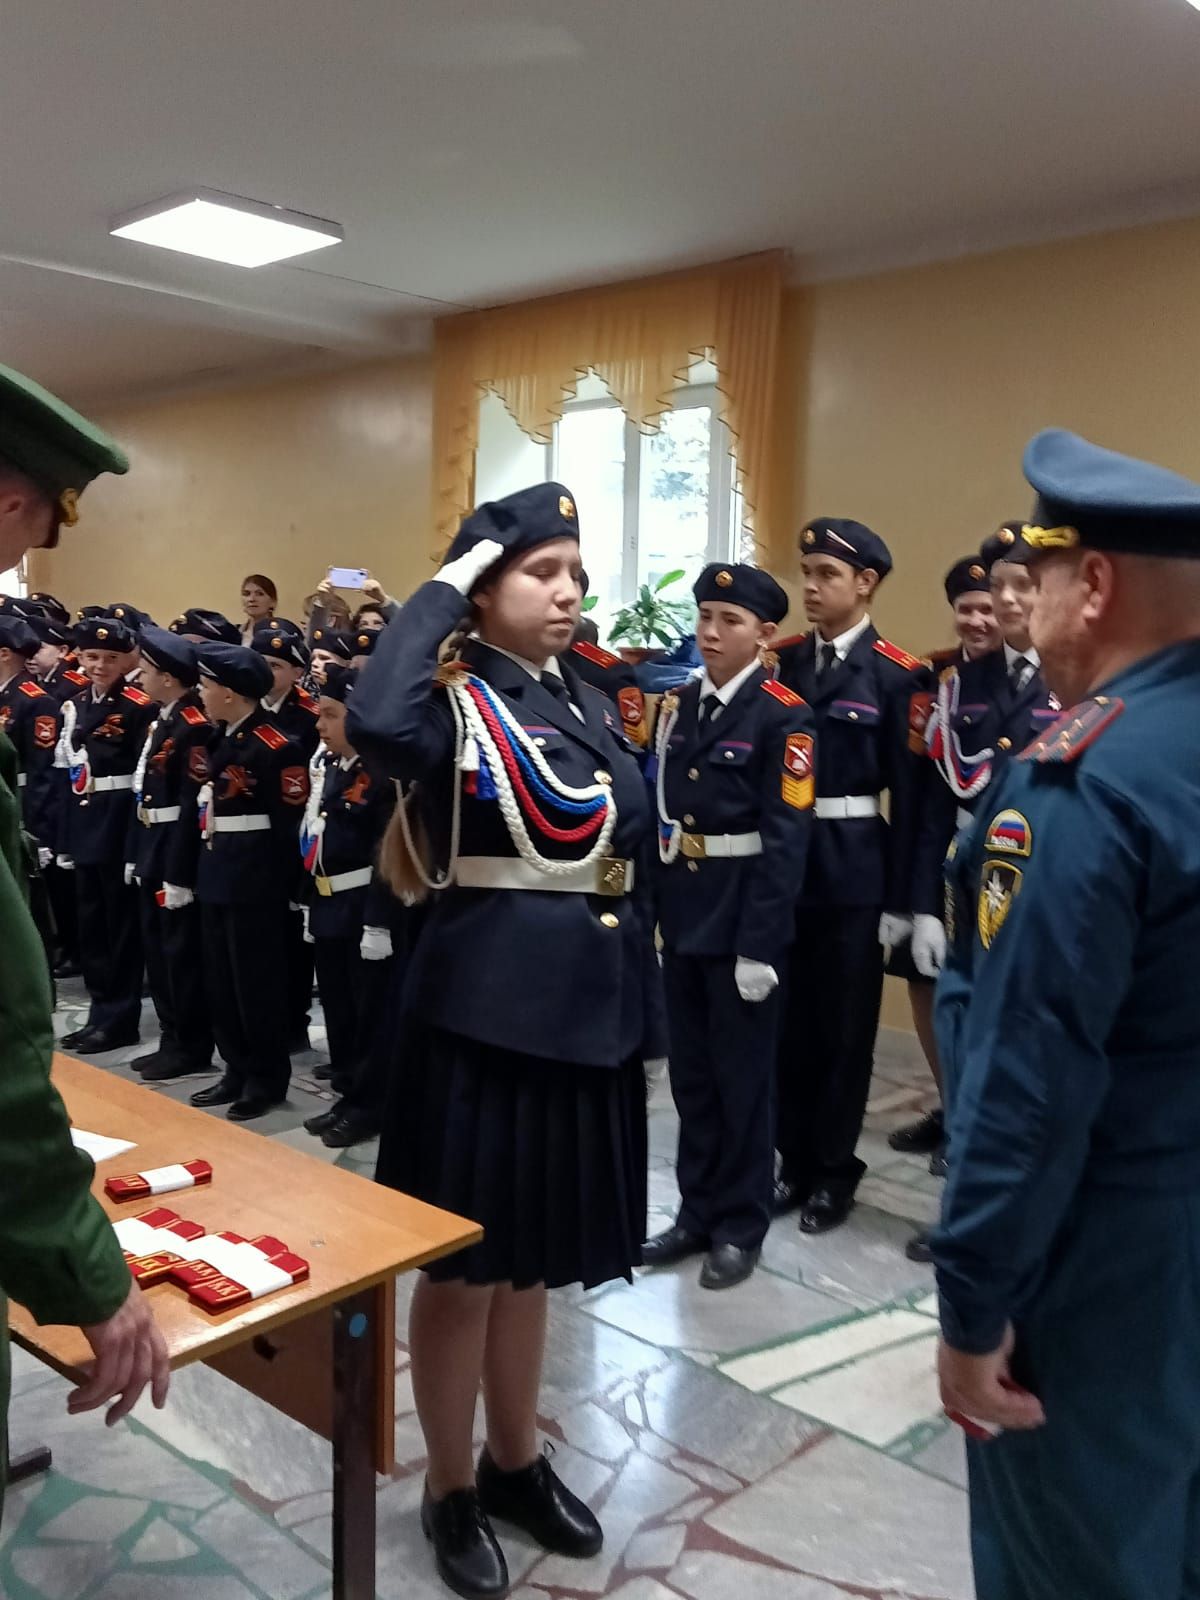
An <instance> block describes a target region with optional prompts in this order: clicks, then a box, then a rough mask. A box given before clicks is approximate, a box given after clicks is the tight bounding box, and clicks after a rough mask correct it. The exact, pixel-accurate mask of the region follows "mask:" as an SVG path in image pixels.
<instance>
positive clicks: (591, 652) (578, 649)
mask: <svg viewBox="0 0 1200 1600" xmlns="http://www.w3.org/2000/svg"><path fill="white" fill-rule="evenodd" d="M571 649H572V650H573V651H574V653H575V654H576V655H577V656H582V657H583V659H584V660H585V661H591V662H594V663H595V665H596V666H598V667H615V666H617V665H618V663H619V662H620V660H621V658H620V656H615V655H613V653H612V651H611V650H602V649H601V648H600V646H599V645H598V644H592V643H590V642H589V641H588V640H587V639H580V640H579V642H578V644H573V645H572V646H571Z"/></svg>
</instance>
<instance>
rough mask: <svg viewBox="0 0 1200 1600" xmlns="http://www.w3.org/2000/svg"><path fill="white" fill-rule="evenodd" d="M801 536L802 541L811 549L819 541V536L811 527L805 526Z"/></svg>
mask: <svg viewBox="0 0 1200 1600" xmlns="http://www.w3.org/2000/svg"><path fill="white" fill-rule="evenodd" d="M800 537H801V540H802V542H803V543H804V544H806V545H808V546H809V548H810V549H811V548H812V546H813V545H814V544H816V542H817V536H816V534H815V533H814V531H813V530H812V529H811V528H805V530H804V532H803V533H802V534H801V536H800Z"/></svg>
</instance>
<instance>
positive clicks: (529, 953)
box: [347, 483, 659, 1596]
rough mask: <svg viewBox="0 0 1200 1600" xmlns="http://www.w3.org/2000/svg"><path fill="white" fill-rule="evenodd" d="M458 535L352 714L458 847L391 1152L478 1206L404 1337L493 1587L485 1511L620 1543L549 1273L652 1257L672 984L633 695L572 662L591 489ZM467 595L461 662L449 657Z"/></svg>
mask: <svg viewBox="0 0 1200 1600" xmlns="http://www.w3.org/2000/svg"><path fill="white" fill-rule="evenodd" d="M448 554H449V558H448V562H447V564H446V565H445V566H444V567H443V568H442V570H441V572H440V573H439V575H438V576H437V578H435V579H433V580H432V581H431V582H429V583H426V584H424V585H423V586H422V587H421V588H420V589H418V590H417V592H416V594H415V595H414V596H413V597H412V599H411V600H410V601H409V602H408V604H407V605H406V606H405V607H404V609H403V611H402V612H401V613H400V615H399V616H398V617H397V618H396V620H395V621H394V622H392V623H391V624H390V626H389V627H387V628H386V629H385V630H384V632H383V633H382V634H381V635H379V642H378V644H377V646H376V649H375V653H374V655H373V656H372V658H371V660H370V661H368V663H367V664H366V666H365V667H364V668H363V670H362V673H361V675H360V678H359V683H358V686H357V688H356V690H355V692H354V695H353V696H352V698H351V700H350V704H349V708H348V715H347V732H348V736H349V738H350V741H351V743H352V744H353V746H354V748H355V749H356V750H359V751H360V752H361V753H362V754H363V756H364V758H365V759H366V760H367V762H368V764H372V763H373V764H375V765H376V766H377V767H381V768H383V769H384V770H386V771H387V772H389V773H391V774H392V775H394V776H396V777H399V778H401V779H404V780H407V781H409V782H415V783H416V784H418V785H419V788H417V790H416V794H415V799H416V802H417V803H416V807H415V809H416V812H417V814H418V815H419V819H420V822H421V824H422V825H423V827H424V830H425V831H426V833H427V835H428V838H429V840H430V843H431V846H432V855H433V858H434V860H435V861H436V862H438V863H439V864H444V867H440V868H439V869H438V870H437V871H436V872H435V873H430V872H429V871H428V869H427V868H424V867H423V868H422V869H421V872H422V875H423V877H424V881H426V882H427V883H429V886H430V887H431V888H433V887H435V886H436V888H437V890H438V891H439V892H436V893H433V894H431V896H430V903H429V906H428V909H427V914H426V917H425V921H424V924H423V926H422V928H421V931H420V932H419V934H418V935H417V938H416V941H415V944H414V948H413V951H412V954H411V955H410V958H409V965H408V970H407V974H406V984H405V991H404V997H405V1007H406V1032H405V1038H404V1058H403V1062H402V1065H401V1068H400V1070H399V1071H397V1072H396V1073H394V1074H393V1077H392V1080H391V1083H390V1084H389V1103H388V1106H387V1109H386V1111H385V1116H384V1127H383V1134H382V1143H381V1147H380V1155H379V1170H378V1174H377V1176H378V1178H379V1180H380V1181H381V1182H383V1183H387V1184H391V1185H393V1186H395V1187H396V1188H399V1189H403V1190H405V1191H407V1192H409V1193H411V1194H415V1195H417V1196H419V1197H420V1198H422V1199H424V1200H426V1201H428V1202H430V1203H432V1204H434V1205H438V1206H443V1207H446V1208H448V1209H449V1210H451V1211H457V1212H459V1213H461V1214H463V1215H465V1216H468V1217H472V1218H474V1219H475V1220H477V1221H479V1222H481V1223H482V1224H483V1227H484V1239H483V1242H482V1243H481V1244H478V1245H473V1246H471V1247H470V1248H469V1249H467V1250H463V1251H460V1252H458V1253H456V1254H455V1255H453V1256H451V1257H449V1258H448V1259H446V1260H443V1261H438V1262H435V1263H434V1264H433V1265H432V1266H431V1267H429V1268H427V1269H426V1271H425V1275H424V1276H423V1277H422V1279H421V1282H420V1283H419V1285H418V1287H417V1291H416V1294H415V1296H414V1299H413V1308H412V1320H411V1324H410V1344H411V1349H412V1371H413V1386H414V1393H415V1396H416V1402H417V1411H418V1415H419V1416H420V1419H421V1426H422V1429H423V1430H424V1434H425V1441H426V1446H427V1449H428V1452H429V1470H428V1479H427V1482H426V1492H425V1499H424V1503H423V1506H422V1526H423V1528H424V1530H425V1532H426V1535H427V1536H428V1537H429V1538H430V1539H431V1540H432V1541H433V1544H434V1548H435V1551H436V1556H437V1563H438V1570H439V1572H440V1573H441V1575H442V1577H443V1579H444V1580H445V1581H446V1582H447V1583H448V1584H449V1585H450V1587H451V1588H453V1589H454V1590H455V1592H456V1593H458V1594H460V1595H468V1596H485V1595H501V1594H503V1593H505V1592H506V1590H507V1584H508V1573H507V1569H506V1566H505V1561H504V1556H503V1553H502V1551H501V1549H500V1547H499V1545H498V1544H497V1542H496V1539H495V1535H494V1534H493V1532H492V1528H491V1525H490V1522H489V1520H488V1518H489V1515H491V1516H497V1517H502V1518H505V1519H506V1520H508V1521H510V1522H514V1523H516V1524H517V1525H518V1526H519V1527H521V1528H523V1529H525V1531H526V1532H527V1533H529V1534H530V1535H531V1536H532V1537H533V1538H534V1539H536V1540H537V1541H538V1542H539V1543H540V1544H542V1545H543V1546H544V1547H545V1548H547V1549H550V1550H555V1551H558V1552H559V1553H562V1554H566V1555H573V1556H588V1555H592V1554H594V1553H595V1552H596V1551H597V1550H598V1549H599V1547H600V1544H601V1542H602V1533H601V1529H600V1526H599V1523H598V1522H597V1521H596V1518H595V1517H594V1516H593V1515H592V1513H591V1512H590V1511H589V1510H588V1508H587V1507H586V1506H585V1505H584V1504H583V1503H582V1501H580V1500H578V1499H577V1498H576V1497H575V1495H573V1494H572V1493H571V1492H570V1490H569V1489H567V1488H566V1487H565V1486H564V1485H563V1484H562V1482H561V1481H560V1480H559V1479H558V1477H557V1476H556V1475H555V1473H554V1472H553V1470H552V1469H551V1466H550V1463H549V1461H548V1460H547V1459H546V1457H545V1456H539V1454H538V1451H537V1433H536V1417H537V1398H538V1385H539V1379H540V1374H541V1364H542V1353H543V1344H544V1336H545V1324H546V1290H547V1288H554V1287H557V1286H560V1285H564V1284H569V1283H582V1284H583V1285H584V1286H585V1287H587V1286H591V1285H593V1284H598V1283H603V1282H606V1281H607V1280H609V1279H611V1278H626V1279H628V1278H629V1277H630V1275H631V1269H632V1268H633V1267H634V1266H635V1265H637V1263H638V1262H639V1261H640V1259H641V1256H640V1249H641V1241H642V1238H643V1233H644V1228H645V1217H646V1107H645V1083H644V1075H643V1071H642V1061H643V1058H644V1057H645V1056H646V1055H654V1054H657V1053H659V1052H658V1041H657V1040H651V1039H650V1038H649V1032H650V1019H651V1018H654V1017H656V1015H657V1008H656V1005H655V1000H654V985H655V984H656V983H657V981H658V980H657V968H656V963H655V959H654V951H653V943H652V935H651V922H650V916H649V913H648V909H647V906H646V903H645V898H644V896H645V889H646V884H645V881H644V876H645V875H644V873H643V872H642V866H643V863H644V861H645V860H646V854H645V853H644V852H645V849H646V847H647V845H648V843H649V840H650V832H651V812H650V803H649V796H648V793H647V791H646V787H645V784H644V782H643V780H642V777H641V773H640V771H639V768H638V764H637V761H636V760H635V758H634V756H633V754H632V747H631V746H630V745H629V743H628V741H627V740H626V739H625V736H624V734H623V733H622V731H621V726H620V719H619V717H618V716H617V714H616V712H615V710H614V709H613V708H611V707H610V706H609V704H608V703H607V701H606V700H605V699H604V697H603V696H602V695H600V694H598V693H596V692H595V691H593V690H591V689H589V688H588V687H587V686H586V685H585V684H583V683H581V682H580V680H579V679H578V678H577V677H576V675H575V673H574V671H573V670H572V669H571V667H570V666H569V664H567V663H566V662H562V661H560V657H561V656H562V655H563V653H564V652H565V651H566V650H567V649H568V647H569V645H570V642H571V637H572V634H573V631H574V627H575V623H576V621H577V620H578V616H579V604H580V599H581V593H582V591H581V587H580V572H581V567H580V560H579V523H578V519H577V516H576V511H575V504H574V501H573V500H572V498H571V496H570V494H569V493H568V492H567V490H565V489H564V488H563V487H562V485H561V484H556V483H550V484H539V485H537V486H535V487H534V488H531V489H525V490H522V491H521V492H520V493H518V494H514V495H510V496H508V497H507V498H506V499H504V500H500V501H497V502H495V503H492V504H488V505H484V506H481V507H479V508H478V509H477V510H476V511H475V512H474V513H473V514H472V515H471V516H470V517H468V518H467V519H466V521H465V522H464V523H463V525H462V527H461V528H460V529H459V532H458V534H457V536H456V537H455V539H454V541H453V543H452V544H451V546H450V550H449V553H448ZM464 613H468V618H469V620H468V623H467V625H468V627H470V628H471V629H473V630H474V632H473V634H472V636H471V638H470V639H469V640H467V642H466V643H465V644H464V646H463V649H462V659H461V661H460V662H458V663H455V664H447V665H444V666H443V667H442V668H441V669H439V668H438V650H439V645H441V643H442V642H443V641H444V640H445V639H446V638H447V636H448V635H449V634H451V633H452V632H453V631H454V630H455V629H456V628H458V627H460V625H461V624H462V623H463V621H464ZM412 798H414V797H413V796H410V801H411V799H412ZM413 820H415V819H411V818H410V814H409V811H408V810H407V809H405V808H401V809H399V810H398V811H397V815H396V819H395V821H394V823H393V825H392V828H391V829H390V830H389V834H388V837H387V839H386V840H385V864H387V865H388V866H389V869H391V870H390V875H391V878H392V882H393V887H395V888H397V889H400V890H403V889H404V888H406V887H407V886H408V882H411V881H416V880H415V879H410V880H407V881H406V878H405V875H404V873H403V872H402V871H400V870H396V869H397V868H398V867H399V865H400V863H399V862H396V861H394V858H393V856H392V853H391V850H390V848H389V846H390V845H391V844H393V843H394V842H395V840H396V838H397V836H398V835H402V836H403V837H404V840H405V844H406V847H407V846H408V845H409V844H410V842H415V841H413V833H412V821H413ZM635 857H638V858H641V859H640V860H638V862H637V865H636V866H635ZM405 859H407V860H408V861H409V862H411V861H412V859H413V857H412V852H411V849H409V850H408V853H407V856H406V858H405ZM481 1380H482V1384H483V1394H484V1405H485V1408H486V1413H487V1445H486V1447H485V1449H484V1451H483V1453H482V1456H481V1458H480V1461H479V1466H478V1471H476V1468H475V1464H474V1461H473V1453H472V1445H471V1432H472V1425H473V1421H474V1416H475V1406H476V1398H477V1395H478V1392H479V1386H480V1382H481Z"/></svg>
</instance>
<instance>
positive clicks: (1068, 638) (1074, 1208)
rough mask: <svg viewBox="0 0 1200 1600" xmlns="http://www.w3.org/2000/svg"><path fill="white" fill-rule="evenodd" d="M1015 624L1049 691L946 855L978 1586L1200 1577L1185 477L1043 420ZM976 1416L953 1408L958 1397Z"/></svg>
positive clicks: (1199, 660)
mask: <svg viewBox="0 0 1200 1600" xmlns="http://www.w3.org/2000/svg"><path fill="white" fill-rule="evenodd" d="M1025 472H1026V476H1027V477H1028V479H1029V481H1030V483H1031V484H1032V485H1033V487H1034V488H1035V489H1036V491H1037V493H1038V496H1039V499H1038V503H1037V507H1036V510H1035V512H1034V517H1033V522H1032V525H1031V526H1029V527H1027V528H1026V529H1025V532H1024V538H1025V541H1026V543H1027V544H1028V546H1029V547H1030V548H1031V550H1032V551H1033V555H1032V557H1031V560H1032V563H1033V566H1032V572H1033V577H1034V583H1035V586H1036V598H1035V602H1034V609H1033V627H1032V633H1033V642H1034V644H1035V646H1036V647H1037V649H1038V650H1039V652H1040V655H1041V658H1042V661H1043V662H1044V669H1045V673H1046V678H1047V681H1048V683H1049V685H1050V687H1051V689H1052V690H1054V691H1055V692H1056V693H1057V694H1058V695H1059V696H1060V698H1061V699H1062V701H1063V703H1064V704H1065V705H1068V706H1070V707H1071V709H1070V710H1069V711H1067V712H1066V713H1065V714H1064V715H1063V716H1062V717H1061V719H1060V720H1059V721H1057V722H1056V723H1055V724H1053V725H1052V726H1051V727H1049V728H1048V729H1046V730H1045V731H1044V732H1043V733H1042V734H1041V735H1040V737H1039V738H1037V739H1036V740H1035V741H1034V742H1033V743H1032V744H1031V745H1029V746H1028V747H1027V748H1026V749H1025V750H1024V751H1023V752H1021V753H1020V755H1019V756H1018V757H1017V758H1016V759H1015V760H1014V761H1013V762H1012V763H1011V764H1010V765H1009V767H1008V769H1007V772H1006V773H1005V776H1004V778H1003V780H1002V781H1001V782H1000V783H999V785H993V786H992V788H991V789H990V790H989V792H988V796H987V802H986V806H985V807H984V808H983V809H981V810H979V811H978V812H977V814H976V817H975V820H974V822H973V824H972V826H971V828H970V829H969V830H967V831H966V832H965V833H963V834H961V835H960V836H959V838H958V840H957V841H956V849H955V853H954V858H953V860H952V862H951V863H950V866H949V868H948V879H949V882H948V889H949V900H950V910H951V918H950V920H951V924H952V927H951V938H950V954H949V958H948V961H947V965H946V969H945V971H944V972H943V974H942V979H941V983H940V984H939V990H938V1007H937V1020H938V1041H939V1046H940V1049H941V1055H942V1061H943V1065H944V1068H945V1072H946V1082H947V1091H948V1112H949V1121H950V1130H951V1140H950V1176H949V1181H948V1185H947V1190H946V1196H945V1200H944V1204H943V1212H942V1221H941V1225H940V1227H939V1228H938V1230H937V1232H936V1233H935V1235H934V1240H933V1250H934V1261H935V1263H936V1266H937V1276H938V1290H939V1297H940V1305H941V1321H942V1334H943V1344H942V1349H941V1352H940V1360H939V1365H940V1377H941V1387H942V1397H943V1401H944V1403H945V1404H946V1406H947V1408H948V1409H949V1411H950V1412H951V1414H952V1415H954V1416H955V1417H956V1418H957V1419H962V1420H963V1421H964V1425H965V1426H966V1427H967V1428H968V1429H969V1431H970V1433H971V1435H972V1436H973V1437H974V1435H977V1434H981V1433H983V1432H985V1431H987V1430H991V1429H994V1428H1000V1429H1002V1430H1003V1431H1002V1432H1001V1433H1000V1435H999V1437H998V1438H995V1439H994V1440H992V1442H988V1443H985V1442H983V1441H982V1440H974V1442H971V1443H969V1444H968V1455H969V1465H970V1491H971V1521H972V1542H973V1551H974V1558H975V1572H976V1585H977V1593H978V1595H979V1600H1042V1597H1045V1600H1050V1597H1051V1596H1053V1597H1055V1600H1057V1597H1061V1596H1067V1595H1069V1596H1075V1595H1078V1596H1081V1597H1082V1596H1086V1597H1087V1600H1165V1597H1168V1596H1169V1597H1172V1600H1183V1597H1185V1596H1188V1595H1191V1594H1194V1593H1195V1592H1196V1582H1197V1575H1198V1574H1200V1523H1198V1522H1197V1519H1196V1506H1197V1503H1198V1501H1200V1378H1198V1376H1197V1367H1196V1354H1195V1353H1196V1348H1197V1343H1198V1341H1200V1266H1198V1262H1197V1254H1196V1247H1195V1241H1196V1239H1197V1236H1198V1228H1200V1080H1198V1079H1197V1074H1196V1061H1197V1041H1198V1040H1200V988H1198V987H1197V984H1196V982H1195V972H1194V968H1195V952H1196V950H1197V948H1198V946H1200V779H1198V776H1197V775H1198V774H1200V485H1198V484H1196V483H1192V482H1189V481H1188V480H1186V479H1183V478H1180V477H1178V476H1177V475H1176V474H1175V473H1172V472H1167V471H1165V470H1163V469H1161V468H1158V467H1154V466H1150V465H1148V464H1146V463H1144V462H1140V461H1134V460H1131V459H1130V458H1128V457H1125V456H1119V455H1116V454H1114V453H1113V452H1111V451H1108V450H1101V449H1099V448H1097V447H1096V446H1094V445H1091V444H1088V443H1087V442H1086V441H1084V440H1082V439H1079V438H1078V437H1076V436H1075V435H1073V434H1069V433H1064V432H1060V431H1057V430H1054V431H1050V432H1047V433H1043V434H1039V435H1038V437H1037V438H1036V439H1034V440H1033V442H1032V443H1031V444H1030V446H1029V447H1028V449H1027V451H1026V455H1025ZM972 1419H973V1420H972Z"/></svg>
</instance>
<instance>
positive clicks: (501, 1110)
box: [375, 1017, 646, 1289]
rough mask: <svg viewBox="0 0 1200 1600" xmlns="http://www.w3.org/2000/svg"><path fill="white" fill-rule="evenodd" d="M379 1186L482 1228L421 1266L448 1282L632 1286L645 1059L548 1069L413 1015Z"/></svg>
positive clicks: (383, 1141)
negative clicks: (470, 1241) (472, 1241)
mask: <svg viewBox="0 0 1200 1600" xmlns="http://www.w3.org/2000/svg"><path fill="white" fill-rule="evenodd" d="M375 1176H376V1180H377V1181H378V1182H379V1183H384V1184H387V1185H388V1186H389V1187H390V1188H393V1189H400V1190H402V1191H403V1192H404V1193H405V1194H411V1195H414V1196H415V1197H416V1198H417V1199H419V1200H424V1201H426V1202H427V1203H428V1204H430V1205H434V1206H440V1207H441V1208H442V1209H444V1210H446V1211H453V1212H456V1213H457V1214H458V1215H459V1216H463V1217H469V1218H470V1219H471V1220H472V1221H473V1222H478V1223H480V1224H481V1225H482V1227H483V1229H484V1237H483V1240H482V1242H481V1243H480V1244H476V1245H471V1246H469V1247H468V1248H467V1249H466V1250H459V1251H456V1252H455V1253H454V1255H451V1256H446V1257H444V1258H443V1259H442V1260H440V1261H434V1262H431V1263H430V1265H429V1266H428V1267H426V1268H425V1269H424V1270H425V1271H426V1272H428V1274H429V1276H430V1277H431V1278H434V1279H436V1280H438V1281H440V1282H449V1281H454V1280H458V1281H465V1282H467V1283H472V1284H490V1283H511V1284H512V1285H513V1286H514V1287H516V1288H518V1289H526V1288H531V1287H532V1286H533V1285H535V1284H545V1285H546V1286H547V1288H551V1289H554V1288H561V1287H562V1286H563V1285H565V1284H569V1283H581V1284H582V1285H583V1286H584V1288H591V1287H592V1286H593V1285H595V1284H598V1283H607V1282H608V1281H609V1280H610V1279H613V1278H625V1279H626V1280H628V1279H630V1278H631V1277H632V1270H633V1268H634V1267H635V1266H638V1265H640V1263H641V1247H642V1241H643V1239H644V1238H645V1230H646V1088H645V1078H644V1074H643V1070H642V1064H641V1061H640V1060H636V1059H633V1060H630V1061H627V1062H626V1063H625V1064H624V1065H623V1066H622V1067H620V1068H604V1067H581V1066H577V1065H574V1064H573V1063H571V1062H566V1061H547V1060H544V1059H542V1058H540V1057H536V1056H527V1055H523V1054H521V1053H520V1052H517V1051H512V1050H501V1049H498V1048H497V1047H496V1046H494V1045H487V1044H481V1043H479V1042H478V1041H477V1040H474V1039H466V1038H463V1037H462V1036H461V1035H459V1034H454V1033H448V1032H446V1031H445V1030H444V1029H440V1028H434V1027H430V1026H428V1025H427V1024H425V1023H422V1022H419V1021H417V1020H415V1019H414V1018H412V1017H408V1018H407V1019H406V1021H405V1026H404V1029H403V1054H402V1059H401V1061H400V1063H399V1064H398V1066H397V1068H396V1070H395V1071H394V1072H393V1073H392V1075H391V1079H390V1082H389V1085H388V1098H387V1104H386V1110H385V1114H384V1121H383V1132H382V1136H381V1138H380V1143H379V1165H378V1167H377V1169H376V1173H375Z"/></svg>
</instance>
